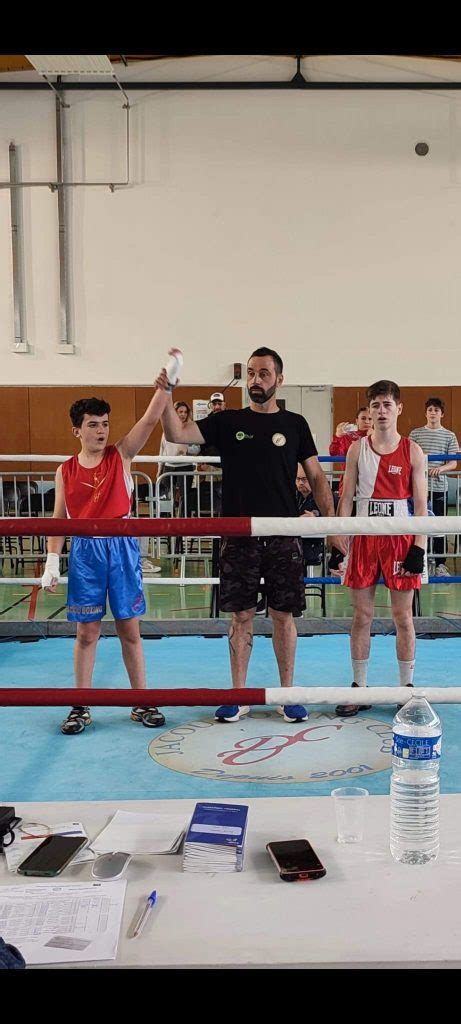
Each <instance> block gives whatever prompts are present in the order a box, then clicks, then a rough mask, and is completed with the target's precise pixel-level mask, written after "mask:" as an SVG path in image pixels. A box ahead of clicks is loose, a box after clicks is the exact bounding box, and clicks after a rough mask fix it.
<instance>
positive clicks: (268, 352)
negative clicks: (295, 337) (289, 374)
mask: <svg viewBox="0 0 461 1024" xmlns="http://www.w3.org/2000/svg"><path fill="white" fill-rule="evenodd" d="M253 356H270V357H271V359H273V361H274V366H275V372H276V373H283V363H282V360H281V358H280V356H279V354H278V352H274V349H273V348H266V347H265V345H263V346H262V348H256V349H255V350H254V352H252V353H251V356H250V359H253ZM249 361H250V360H248V362H249Z"/></svg>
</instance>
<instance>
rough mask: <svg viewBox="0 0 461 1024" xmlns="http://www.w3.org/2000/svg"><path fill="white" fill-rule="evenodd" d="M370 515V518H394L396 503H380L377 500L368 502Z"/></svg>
mask: <svg viewBox="0 0 461 1024" xmlns="http://www.w3.org/2000/svg"><path fill="white" fill-rule="evenodd" d="M368 515H369V516H393V515H394V502H393V501H378V500H376V499H374V500H371V501H369V502H368Z"/></svg>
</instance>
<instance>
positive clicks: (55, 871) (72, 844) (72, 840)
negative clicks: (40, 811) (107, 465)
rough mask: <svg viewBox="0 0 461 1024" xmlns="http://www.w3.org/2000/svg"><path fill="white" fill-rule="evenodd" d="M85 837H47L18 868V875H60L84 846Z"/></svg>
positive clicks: (85, 842) (86, 840)
mask: <svg viewBox="0 0 461 1024" xmlns="http://www.w3.org/2000/svg"><path fill="white" fill-rule="evenodd" d="M87 842H88V839H87V838H86V836H47V837H46V839H44V840H43V843H40V846H37V847H36V849H35V850H33V852H32V853H31V854H29V856H28V857H26V859H25V860H23V861H22V863H21V864H20V865H19V867H18V869H17V870H18V873H19V874H20V875H44V876H45V877H46V878H48V877H50V878H52V877H53V875H60V874H61V871H64V868H65V867H67V865H68V864H69V863H70V861H71V860H72V858H73V857H75V854H76V853H78V851H79V850H82V849H83V847H84V846H86V844H87Z"/></svg>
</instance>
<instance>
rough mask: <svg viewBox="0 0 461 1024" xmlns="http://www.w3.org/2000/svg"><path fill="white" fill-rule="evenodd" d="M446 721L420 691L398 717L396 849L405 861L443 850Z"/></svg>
mask: <svg viewBox="0 0 461 1024" xmlns="http://www.w3.org/2000/svg"><path fill="white" fill-rule="evenodd" d="M441 743H442V726H441V722H440V718H439V716H438V715H437V714H436V713H435V711H434V709H433V708H432V707H431V705H430V704H429V703H428V701H427V700H426V698H425V697H423V696H422V695H420V694H418V693H416V694H415V695H414V697H412V698H411V700H409V701H408V702H407V703H406V704H404V706H403V707H402V708H401V709H400V710H399V711H398V712H397V714H396V716H395V718H394V722H393V742H392V777H391V853H392V856H393V857H394V860H398V861H401V863H402V864H425V863H426V861H428V860H433V859H434V858H435V857H437V854H438V852H439V765H440V750H441Z"/></svg>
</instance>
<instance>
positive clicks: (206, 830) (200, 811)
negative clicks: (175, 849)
mask: <svg viewBox="0 0 461 1024" xmlns="http://www.w3.org/2000/svg"><path fill="white" fill-rule="evenodd" d="M247 820H248V806H247V805H246V804H214V803H198V804H196V805H195V810H194V813H193V815H192V819H191V823H190V825H189V829H188V831H187V834H186V838H185V841H184V860H183V870H184V871H218V872H220V871H223V872H224V871H241V870H242V868H243V857H244V850H245V835H246V828H247Z"/></svg>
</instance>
